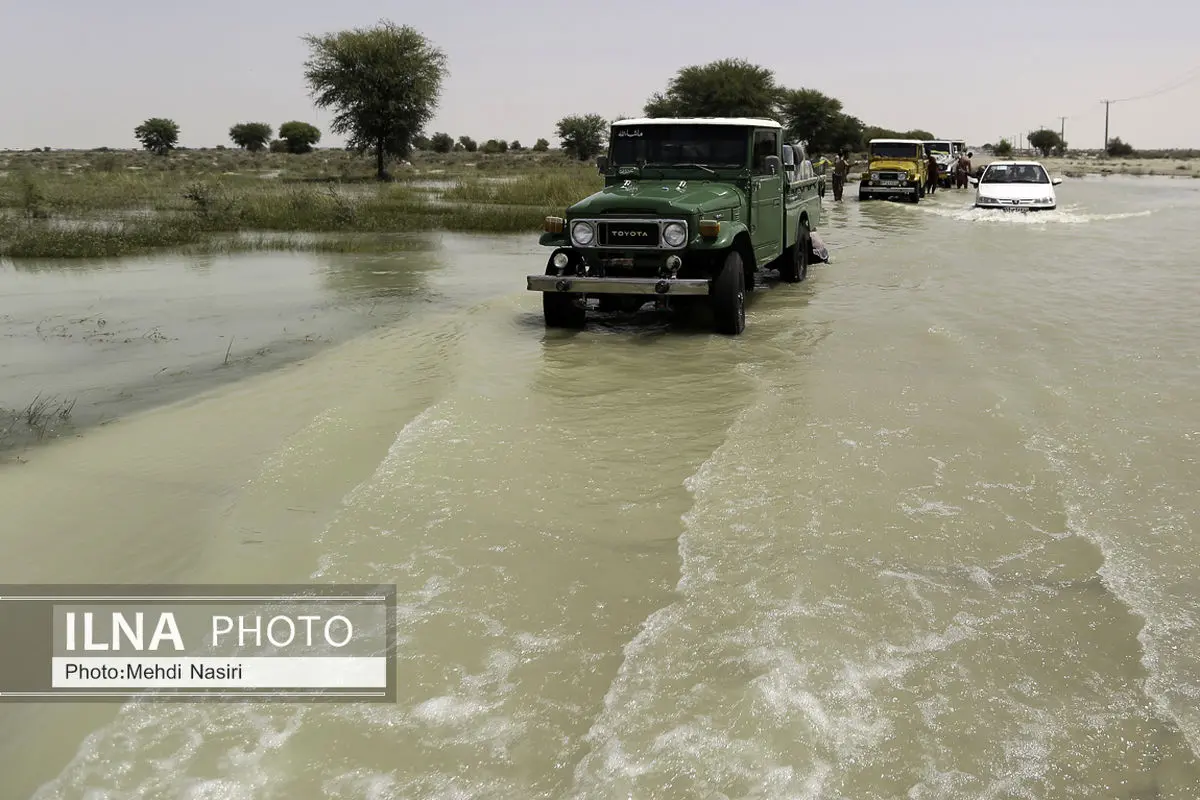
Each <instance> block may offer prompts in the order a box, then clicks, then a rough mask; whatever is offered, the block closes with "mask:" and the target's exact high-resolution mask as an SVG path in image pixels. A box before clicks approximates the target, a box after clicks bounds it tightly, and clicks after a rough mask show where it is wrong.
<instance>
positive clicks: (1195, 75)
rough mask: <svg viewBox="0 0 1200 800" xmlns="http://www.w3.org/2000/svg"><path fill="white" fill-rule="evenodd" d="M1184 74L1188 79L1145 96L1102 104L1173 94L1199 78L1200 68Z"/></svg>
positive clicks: (1128, 101) (1123, 98)
mask: <svg viewBox="0 0 1200 800" xmlns="http://www.w3.org/2000/svg"><path fill="white" fill-rule="evenodd" d="M1186 74H1187V76H1188V77H1186V78H1184V79H1182V80H1180V81H1178V82H1176V83H1172V84H1169V85H1167V86H1164V87H1163V88H1161V89H1155V90H1154V91H1152V92H1147V93H1146V94H1139V95H1134V96H1133V97H1122V98H1121V99H1119V100H1108V101H1103V102H1110V103H1130V102H1133V101H1134V100H1148V99H1149V98H1151V97H1158V96H1159V95H1160V94H1166V93H1167V92H1173V91H1175V90H1176V89H1178V88H1180V87H1182V86H1187V85H1188V84H1189V83H1191V82H1192V81H1194V80H1196V79H1197V78H1200V66H1198V67H1196V68H1194V69H1193V70H1191V71H1190V72H1188V73H1186Z"/></svg>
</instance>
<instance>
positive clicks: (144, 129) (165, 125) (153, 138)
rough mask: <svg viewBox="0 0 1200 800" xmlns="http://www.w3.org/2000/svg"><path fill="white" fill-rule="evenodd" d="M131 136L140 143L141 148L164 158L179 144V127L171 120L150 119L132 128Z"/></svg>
mask: <svg viewBox="0 0 1200 800" xmlns="http://www.w3.org/2000/svg"><path fill="white" fill-rule="evenodd" d="M133 135H134V136H135V137H136V138H137V140H138V141H139V142H141V143H142V147H144V148H146V149H147V150H151V151H153V152H154V153H156V154H157V155H160V156H165V155H166V154H167V153H169V152H171V151H172V150H173V149H175V145H176V144H178V143H179V126H178V125H177V124H176V123H175V120H173V119H164V118H162V117H151V118H150V119H148V120H146V121H145V122H143V123H142V124H141V125H138V126H137V127H136V128H134V129H133Z"/></svg>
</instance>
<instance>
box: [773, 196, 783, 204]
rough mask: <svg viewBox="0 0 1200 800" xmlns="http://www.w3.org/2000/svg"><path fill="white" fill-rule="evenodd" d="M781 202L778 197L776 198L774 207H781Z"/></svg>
mask: <svg viewBox="0 0 1200 800" xmlns="http://www.w3.org/2000/svg"><path fill="white" fill-rule="evenodd" d="M780 202H781V201H780V199H779V198H778V197H776V198H775V202H774V204H773V205H779V203H780Z"/></svg>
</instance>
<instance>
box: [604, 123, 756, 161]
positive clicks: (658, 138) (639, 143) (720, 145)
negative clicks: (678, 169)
mask: <svg viewBox="0 0 1200 800" xmlns="http://www.w3.org/2000/svg"><path fill="white" fill-rule="evenodd" d="M748 141H749V136H748V130H747V129H746V128H742V127H737V126H734V125H627V126H626V125H622V126H616V127H614V128H613V131H612V147H611V155H610V156H609V158H610V160H611V162H612V163H613V164H614V165H616V166H628V165H633V164H637V163H638V162H639V161H642V162H645V163H646V164H654V165H658V166H670V165H672V164H703V165H704V166H707V167H744V166H746V154H747V150H748V146H747V145H748Z"/></svg>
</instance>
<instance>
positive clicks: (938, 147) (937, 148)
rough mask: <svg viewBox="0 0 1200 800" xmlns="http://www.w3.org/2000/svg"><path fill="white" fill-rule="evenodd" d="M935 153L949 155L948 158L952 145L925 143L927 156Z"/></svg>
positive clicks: (947, 143)
mask: <svg viewBox="0 0 1200 800" xmlns="http://www.w3.org/2000/svg"><path fill="white" fill-rule="evenodd" d="M934 153H942V154H943V155H947V156H948V155H950V143H949V142H926V143H925V155H927V156H931V155H933V154H934Z"/></svg>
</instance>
